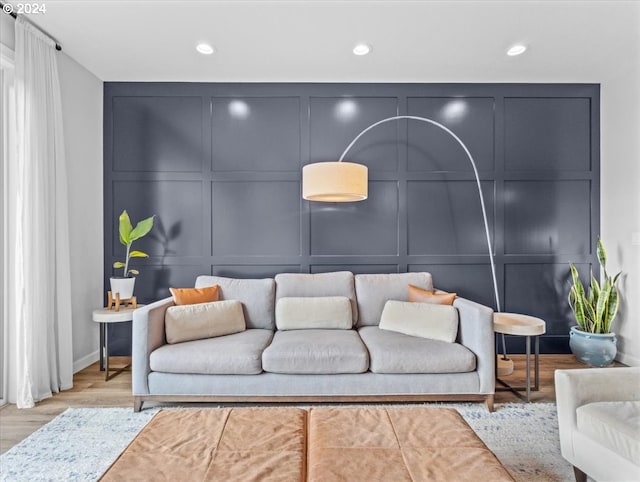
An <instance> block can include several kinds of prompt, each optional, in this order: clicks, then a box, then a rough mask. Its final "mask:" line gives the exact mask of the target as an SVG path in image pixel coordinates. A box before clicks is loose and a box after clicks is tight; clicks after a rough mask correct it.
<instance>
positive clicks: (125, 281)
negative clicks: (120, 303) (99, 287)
mask: <svg viewBox="0 0 640 482" xmlns="http://www.w3.org/2000/svg"><path fill="white" fill-rule="evenodd" d="M110 281H111V294H112V296H113V298H114V299H115V298H116V295H117V294H120V299H121V300H124V299H127V298H131V297H132V296H133V287H134V285H135V284H136V279H135V278H113V277H112V278H111V279H110Z"/></svg>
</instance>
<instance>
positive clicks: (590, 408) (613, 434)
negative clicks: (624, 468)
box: [576, 401, 640, 463]
mask: <svg viewBox="0 0 640 482" xmlns="http://www.w3.org/2000/svg"><path fill="white" fill-rule="evenodd" d="M576 425H577V427H578V430H579V431H580V432H582V433H583V434H585V435H586V436H588V437H589V438H591V439H593V440H594V441H596V442H598V443H599V444H601V445H603V446H605V447H607V448H608V449H610V450H611V451H612V452H615V453H617V454H619V455H621V456H623V457H624V458H626V459H628V460H631V461H635V463H637V462H638V461H639V460H640V401H626V402H622V401H620V402H594V403H588V404H586V405H582V406H581V407H578V409H577V410H576Z"/></svg>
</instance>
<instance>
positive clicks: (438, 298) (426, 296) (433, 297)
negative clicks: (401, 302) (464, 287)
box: [409, 285, 456, 305]
mask: <svg viewBox="0 0 640 482" xmlns="http://www.w3.org/2000/svg"><path fill="white" fill-rule="evenodd" d="M455 299H456V294H455V293H434V292H433V291H430V290H423V289H422V288H418V287H417V286H413V285H409V301H412V302H414V303H431V304H433V305H452V304H453V300H455Z"/></svg>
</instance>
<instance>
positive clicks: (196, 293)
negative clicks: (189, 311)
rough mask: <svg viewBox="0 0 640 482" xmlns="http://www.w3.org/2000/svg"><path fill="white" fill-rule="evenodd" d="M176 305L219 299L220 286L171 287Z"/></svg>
mask: <svg viewBox="0 0 640 482" xmlns="http://www.w3.org/2000/svg"><path fill="white" fill-rule="evenodd" d="M169 291H171V295H172V296H173V302H174V303H175V304H176V305H195V304H197V303H210V302H212V301H218V299H219V296H220V294H219V292H220V286H218V285H213V286H207V287H206V288H169Z"/></svg>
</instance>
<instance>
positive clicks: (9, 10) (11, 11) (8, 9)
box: [0, 2, 62, 51]
mask: <svg viewBox="0 0 640 482" xmlns="http://www.w3.org/2000/svg"><path fill="white" fill-rule="evenodd" d="M0 8H2V11H3V12H4V13H6V14H7V15H9V16H11V17H13V18H14V19H17V18H18V14H17V13H16V12H15V8H14V7H13V5H11V4H10V3H4V2H0ZM22 17H24V19H25V20H26V21H27V22H29V23H30V24H31V25H33V26H34V27H36V28H37V29H38V30H40V31H41V32H42V33H43V34H45V35H46V36H47V37H49V38H50V39H51V40H53V41H54V42H55V44H56V50H58V51H61V50H62V45H60V44H59V43H58V41H57V40H56V39H54V38H53V37H52V36H51V35H49V34H48V33H47V32H45V31H44V30H42V29H41V28H40V27H39V26H38V25H36V24H35V23H33V22H32V21H31V19H30V18H29V17H25V16H24V15H22Z"/></svg>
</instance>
